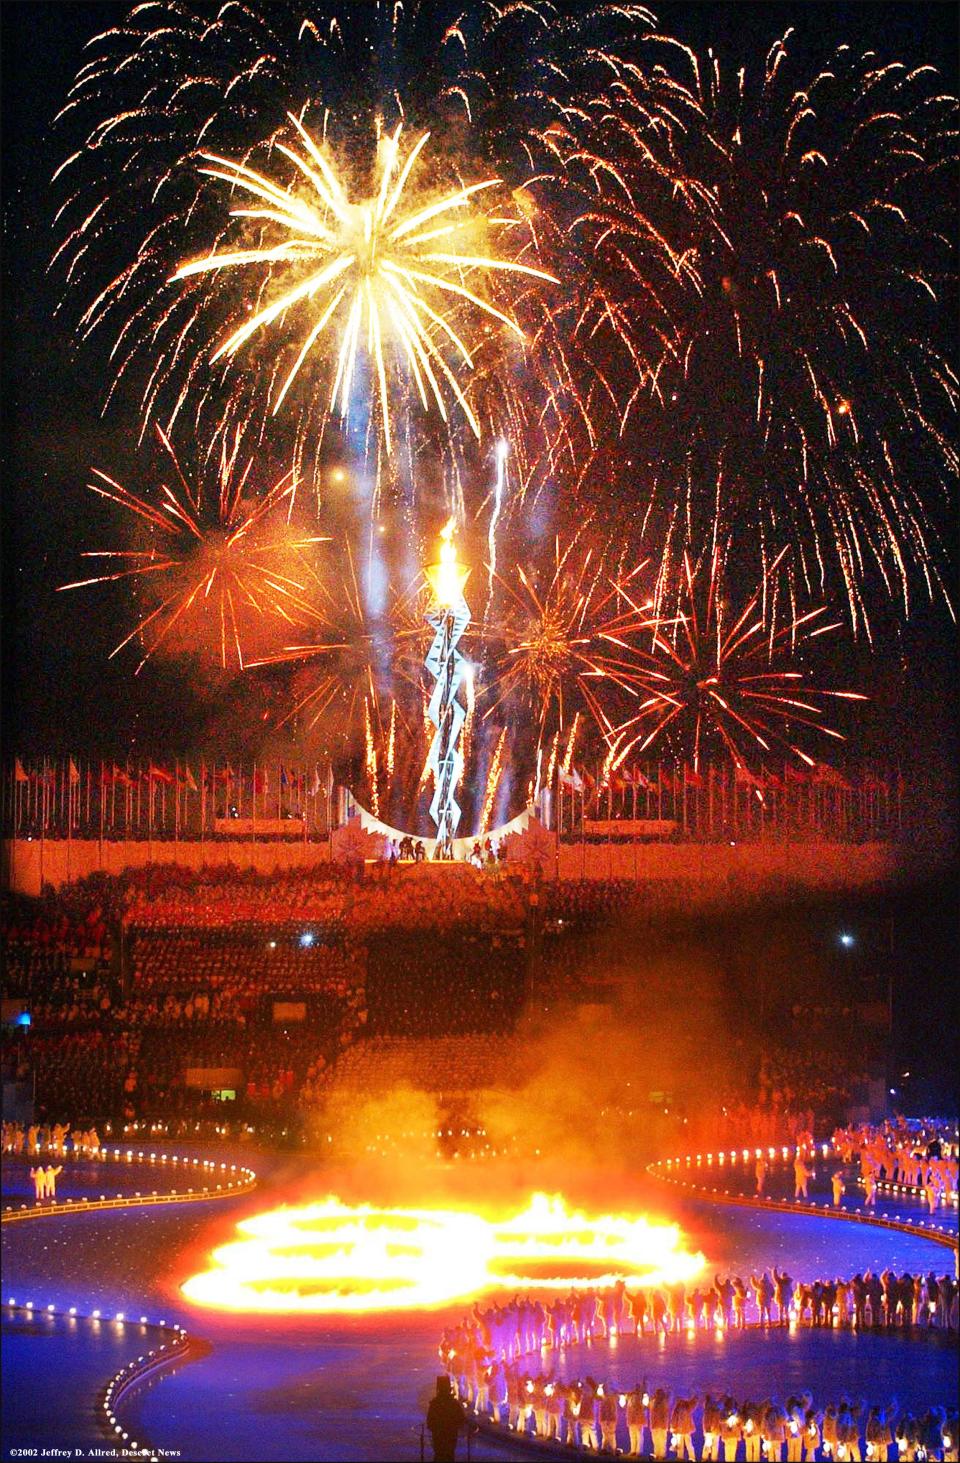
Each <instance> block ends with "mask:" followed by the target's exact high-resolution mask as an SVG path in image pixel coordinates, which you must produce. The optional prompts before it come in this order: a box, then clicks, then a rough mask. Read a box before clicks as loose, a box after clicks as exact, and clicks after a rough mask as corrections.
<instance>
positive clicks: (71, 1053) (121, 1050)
mask: <svg viewBox="0 0 960 1463" xmlns="http://www.w3.org/2000/svg"><path fill="white" fill-rule="evenodd" d="M649 897H651V896H650V891H649V889H647V890H646V891H644V889H643V886H641V889H640V892H639V893H638V886H637V885H636V884H635V883H634V882H633V881H632V880H609V881H606V882H603V881H599V882H598V881H592V880H585V881H579V882H577V881H564V882H556V883H554V882H547V883H543V884H541V883H539V881H538V880H537V879H536V877H535V876H534V875H532V874H530V873H529V872H528V871H526V870H521V871H519V872H518V871H517V870H516V869H514V868H511V867H510V866H507V867H505V868H504V867H501V866H499V865H498V866H497V867H496V868H495V869H492V870H487V869H483V870H476V869H473V868H470V867H469V866H468V867H460V868H458V869H456V870H455V871H454V870H451V869H450V868H448V867H446V866H435V865H430V864H426V865H423V866H420V867H412V866H400V867H391V866H389V865H387V864H383V865H371V866H366V867H364V866H363V865H360V866H359V870H358V868H357V867H356V866H354V865H349V866H348V865H335V864H320V865H318V866H317V867H315V868H312V869H296V870H291V871H279V872H277V873H275V874H272V875H269V876H266V875H262V874H259V873H257V872H255V871H253V870H247V871H244V870H238V869H236V868H232V867H220V868H217V867H208V868H205V869H203V870H200V871H196V870H190V869H186V868H183V867H178V866H176V865H156V866H148V867H146V868H139V869H131V870H127V871H125V872H124V873H123V874H121V875H119V876H116V877H109V876H106V875H103V874H96V875H92V876H90V877H88V878H86V879H84V880H81V881H78V882H77V883H76V884H73V885H69V886H66V887H65V888H63V889H61V890H59V891H58V892H57V893H56V894H53V892H52V891H46V892H45V894H44V896H43V897H42V898H41V899H40V900H39V901H25V900H20V901H17V900H8V901H7V902H6V904H5V906H4V909H3V940H4V946H5V954H6V957H7V958H6V974H5V980H4V994H5V995H7V996H15V997H18V998H20V999H21V1000H22V1001H23V1002H24V1003H25V1005H27V1006H28V1007H29V1012H30V1016H31V1018H32V1026H31V1027H30V1029H29V1031H18V1032H17V1033H16V1056H15V1067H16V1068H18V1069H19V1074H20V1075H21V1076H24V1075H25V1072H26V1070H27V1069H31V1070H32V1071H33V1072H34V1073H35V1076H36V1092H37V1098H38V1101H39V1102H40V1104H41V1106H43V1107H46V1108H47V1109H48V1110H53V1108H54V1106H56V1107H59V1108H60V1110H61V1111H62V1110H63V1104H66V1105H67V1106H69V1107H71V1108H73V1107H74V1106H76V1105H78V1106H77V1111H78V1112H81V1113H85V1114H86V1116H87V1117H88V1118H94V1117H95V1118H100V1119H105V1118H111V1119H114V1120H117V1121H127V1122H130V1121H139V1120H144V1119H160V1118H169V1117H180V1118H186V1117H189V1116H194V1117H197V1118H200V1117H205V1116H211V1117H212V1116H215V1115H222V1116H226V1114H227V1112H229V1115H230V1117H236V1118H238V1119H241V1118H242V1119H248V1118H249V1119H255V1120H263V1119H266V1118H271V1119H272V1118H276V1119H278V1121H280V1122H282V1123H287V1122H290V1121H291V1120H292V1119H293V1118H294V1117H295V1115H296V1113H297V1110H298V1109H305V1108H310V1107H311V1106H312V1105H313V1104H315V1103H317V1102H319V1101H321V1100H322V1099H323V1096H324V1094H325V1092H326V1090H327V1088H328V1086H329V1083H330V1080H331V1079H330V1073H331V1070H332V1069H333V1068H334V1067H336V1073H337V1081H339V1080H340V1076H341V1074H342V1076H343V1080H344V1082H345V1083H347V1084H348V1085H349V1084H354V1085H356V1086H357V1087H359V1088H363V1087H364V1086H365V1084H367V1083H368V1082H370V1083H372V1082H373V1079H374V1077H375V1075H376V1071H377V1068H378V1066H379V1065H380V1056H381V1055H382V1052H381V1049H380V1048H377V1047H375V1046H371V1042H372V1040H373V1039H379V1038H382V1039H384V1040H385V1042H387V1043H388V1045H387V1047H386V1048H385V1050H389V1051H390V1052H391V1058H390V1060H391V1062H393V1063H394V1064H395V1065H397V1066H399V1067H402V1068H403V1069H404V1070H405V1071H413V1072H414V1074H415V1076H416V1080H417V1085H421V1086H423V1085H425V1083H426V1082H427V1081H429V1084H430V1087H431V1090H434V1091H440V1092H446V1091H453V1090H458V1091H459V1090H463V1089H464V1088H466V1087H468V1086H471V1085H473V1083H474V1078H473V1076H472V1075H470V1074H472V1073H473V1066H472V1064H471V1059H470V1057H469V1055H468V1052H467V1049H466V1048H465V1047H460V1048H457V1047H453V1046H451V1047H450V1048H449V1054H448V1056H443V1055H441V1052H442V1050H445V1048H442V1042H443V1040H445V1039H448V1038H454V1037H463V1038H466V1037H471V1036H476V1037H478V1038H483V1037H486V1038H488V1039H489V1038H490V1037H495V1038H496V1039H497V1041H498V1043H499V1047H501V1048H502V1047H503V1044H504V1042H505V1040H506V1038H508V1037H509V1036H510V1034H511V1032H512V1031H513V1029H514V1025H515V1023H516V1020H517V1017H518V1015H519V1013H520V1010H521V1008H522V1006H523V1004H524V1001H525V999H526V997H527V994H528V992H529V990H530V988H531V983H532V982H533V981H534V980H535V981H536V985H537V990H538V993H542V994H543V995H544V997H545V999H546V1000H548V1001H549V1000H552V999H554V998H556V997H558V996H559V997H562V996H563V995H564V994H567V995H572V996H574V997H575V998H579V999H581V1000H582V999H584V998H586V999H587V1000H591V999H598V996H597V990H598V987H599V986H602V984H603V982H604V980H607V981H609V979H610V978H611V976H610V971H611V968H612V966H613V965H614V963H615V962H614V961H613V960H611V959H609V958H607V956H606V955H605V954H604V953H603V943H602V942H603V941H604V940H605V939H606V938H607V936H608V935H609V933H610V931H611V929H616V928H618V923H619V921H620V919H621V917H622V916H623V915H624V914H625V912H627V911H628V910H630V909H631V908H633V909H635V908H636V907H637V902H638V900H640V901H641V902H642V900H643V899H647V898H649ZM658 897H659V896H658ZM671 897H673V896H671ZM425 931H426V933H425ZM627 943H628V944H629V941H628V942H627ZM121 951H122V952H123V953H122V958H121ZM81 967H82V968H81ZM298 1008H299V1009H298ZM398 1042H405V1043H407V1044H408V1045H407V1047H406V1049H405V1051H404V1053H403V1055H401V1049H400V1048H399V1047H398V1046H397V1045H396V1044H395V1043H398ZM431 1042H440V1043H441V1046H440V1047H438V1048H437V1049H436V1050H433V1049H428V1047H429V1043H431ZM478 1044H482V1042H481V1043H478ZM9 1045H10V1043H9V1042H8V1047H9ZM345 1058H346V1060H345ZM338 1059H339V1061H338ZM461 1062H462V1063H465V1064H466V1065H464V1066H462V1067H461V1069H460V1070H459V1071H457V1070H455V1068H456V1066H457V1064H458V1063H461ZM438 1064H439V1065H438ZM6 1065H7V1067H9V1066H10V1063H9V1062H7V1063H6ZM188 1070H192V1071H193V1072H194V1074H195V1075H194V1077H193V1078H192V1079H190V1082H189V1083H188V1080H187V1075H186V1074H187V1072H188ZM204 1071H207V1072H210V1073H216V1072H219V1073H220V1074H221V1079H222V1080H221V1079H218V1080H217V1081H214V1079H213V1077H211V1078H210V1080H209V1081H205V1079H204V1078H203V1076H202V1073H203V1072H204ZM730 1072H731V1087H730V1090H729V1092H726V1093H723V1094H721V1097H720V1100H719V1101H718V1103H717V1113H716V1115H715V1117H712V1118H711V1119H710V1123H711V1124H712V1130H711V1131H710V1132H704V1133H703V1134H702V1138H703V1140H704V1142H706V1140H707V1139H708V1138H709V1140H710V1142H713V1143H715V1144H716V1145H718V1146H719V1145H721V1144H726V1146H730V1143H732V1142H740V1141H751V1142H755V1143H769V1142H782V1141H790V1140H792V1139H793V1138H795V1136H796V1134H797V1133H798V1132H800V1131H802V1130H804V1129H805V1128H808V1127H810V1126H812V1119H811V1113H812V1112H813V1111H816V1112H817V1114H818V1119H822V1120H823V1121H825V1122H826V1123H827V1124H828V1125H832V1124H833V1123H834V1122H836V1121H839V1120H841V1119H842V1118H843V1117H844V1116H845V1113H846V1110H847V1108H848V1106H849V1104H850V1101H851V1098H853V1097H854V1095H855V1093H856V1088H857V1084H858V1082H859V1081H860V1079H861V1077H862V1075H863V1074H862V1072H861V1070H860V1068H859V1065H858V1059H857V1057H856V1055H854V1056H851V1054H850V1052H849V1050H848V1051H847V1052H846V1054H845V1058H844V1061H843V1062H842V1063H829V1062H828V1063H824V1062H822V1061H820V1060H818V1057H817V1053H816V1052H813V1053H811V1052H810V1051H809V1050H808V1048H806V1047H804V1046H803V1045H802V1044H801V1043H783V1044H782V1045H778V1046H776V1047H774V1046H769V1047H768V1048H767V1050H766V1053H765V1057H764V1061H763V1064H762V1065H761V1067H760V1070H759V1073H757V1072H756V1066H755V1064H754V1062H753V1059H752V1058H751V1057H750V1056H749V1054H746V1055H745V1056H744V1059H742V1060H741V1059H739V1058H738V1059H737V1060H735V1061H732V1062H731V1064H730ZM197 1073H200V1074H201V1075H196V1074H197ZM16 1074H17V1072H16V1070H15V1071H14V1072H13V1073H12V1075H16ZM494 1075H495V1078H496V1081H497V1082H498V1083H503V1082H504V1081H505V1080H507V1077H506V1075H505V1072H504V1065H503V1062H502V1061H501V1060H498V1062H497V1070H496V1073H495V1074H492V1073H490V1070H489V1062H488V1063H487V1081H486V1082H485V1083H484V1084H483V1085H490V1077H491V1076H494ZM194 1084H196V1085H194ZM224 1091H225V1092H235V1093H236V1101H235V1102H231V1106H230V1108H229V1109H225V1108H224V1107H223V1106H222V1105H221V1104H220V1102H219V1100H218V1099H216V1098H214V1097H212V1096H211V1094H212V1093H214V1092H224ZM828 1130H829V1128H828ZM686 1136H687V1137H688V1139H690V1140H691V1141H693V1140H694V1132H693V1125H691V1127H690V1128H689V1129H688V1130H687V1134H686Z"/></svg>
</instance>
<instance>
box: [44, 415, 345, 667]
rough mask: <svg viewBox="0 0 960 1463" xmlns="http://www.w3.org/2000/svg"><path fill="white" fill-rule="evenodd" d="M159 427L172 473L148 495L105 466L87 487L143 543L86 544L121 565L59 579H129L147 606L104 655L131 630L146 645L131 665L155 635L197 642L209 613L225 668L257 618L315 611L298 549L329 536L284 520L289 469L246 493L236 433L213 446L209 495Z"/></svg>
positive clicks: (152, 648)
mask: <svg viewBox="0 0 960 1463" xmlns="http://www.w3.org/2000/svg"><path fill="white" fill-rule="evenodd" d="M157 435H158V437H159V439H160V441H161V443H162V444H163V447H164V449H165V451H166V453H167V455H168V457H169V460H170V464H171V465H172V467H173V472H174V478H173V483H172V485H171V483H170V482H167V481H160V482H159V484H158V492H157V495H156V498H155V499H154V500H151V499H148V498H144V497H138V496H137V495H136V494H135V493H131V492H130V491H129V490H128V489H127V488H124V487H122V486H121V484H120V483H118V482H116V481H115V479H113V478H111V477H109V476H108V475H107V474H106V473H105V472H101V471H100V470H99V469H94V477H95V478H96V481H95V482H91V483H88V484H87V486H88V488H89V489H90V491H91V492H92V493H96V494H97V495H98V496H99V497H101V498H106V499H107V500H108V501H110V502H112V503H117V504H119V506H120V507H121V508H123V509H124V511H125V512H127V513H129V514H131V515H132V517H133V518H134V519H135V520H136V521H137V524H138V527H140V528H145V530H146V532H147V534H148V535H149V538H150V539H151V541H152V542H151V546H150V547H149V548H146V549H90V550H87V551H86V552H85V553H84V554H83V555H82V557H83V558H85V559H97V560H103V559H108V560H111V561H113V562H114V563H119V564H120V565H122V567H120V568H111V569H110V571H109V572H107V573H103V574H96V575H93V576H92V577H91V578H89V579H78V580H75V581H73V582H72V583H70V584H61V585H59V586H58V587H59V589H61V590H66V589H81V588H84V587H85V586H87V585H92V584H109V583H111V582H112V581H114V580H119V579H131V580H133V581H134V582H135V583H136V584H137V585H138V586H139V587H140V588H141V589H142V591H143V593H144V597H145V598H146V599H147V601H148V606H149V607H148V608H147V609H146V610H145V611H144V613H143V614H142V615H141V616H140V618H139V619H138V620H137V623H136V624H135V625H134V627H133V629H132V630H131V631H130V632H129V633H128V634H127V635H125V636H124V637H123V639H122V640H121V641H120V643H119V644H118V645H117V646H116V647H115V648H114V649H113V650H112V651H111V652H110V656H111V659H112V657H113V656H114V655H117V654H118V653H119V652H120V651H121V650H122V649H123V648H124V646H126V645H128V644H129V643H130V641H131V640H133V639H135V638H139V639H140V642H141V644H142V646H143V647H144V654H143V657H142V659H141V660H140V663H139V665H138V666H137V673H139V671H141V670H142V669H143V666H144V665H145V664H146V662H147V660H148V659H149V658H150V656H151V655H153V654H154V653H155V652H156V651H157V650H158V649H159V648H160V646H161V645H165V644H166V645H167V646H169V645H170V644H171V643H172V640H173V639H174V638H175V637H178V639H177V643H178V645H179V646H180V648H182V646H183V645H184V644H186V645H189V646H191V648H193V647H199V648H201V649H202V648H203V646H204V645H205V644H206V643H207V639H208V637H207V632H208V628H209V622H210V621H211V620H212V621H213V624H214V626H215V629H216V643H217V647H218V657H219V660H220V664H221V665H222V666H223V668H224V669H225V670H226V669H227V667H228V666H230V665H232V664H234V663H235V664H236V666H237V668H238V669H240V670H242V669H243V668H244V666H245V665H246V664H247V663H248V662H249V655H248V654H247V653H246V652H245V650H244V642H245V640H247V639H248V638H249V637H250V636H251V635H252V634H253V633H254V627H258V628H259V629H260V630H261V631H262V628H263V625H264V623H270V622H273V623H275V624H276V623H279V624H285V625H287V626H291V625H300V626H305V625H307V624H309V623H311V622H313V621H315V620H316V619H318V618H319V616H318V611H317V609H316V606H315V605H314V603H313V601H312V599H311V598H310V597H309V596H310V594H311V592H312V588H313V580H314V579H315V574H314V571H313V569H312V567H311V565H310V563H309V560H308V559H307V558H306V556H305V553H304V551H305V550H307V549H309V548H311V547H313V546H315V545H316V544H319V543H326V542H328V540H327V539H326V538H324V537H321V536H319V535H317V534H309V535H306V536H301V535H299V534H297V533H296V532H295V531H294V530H293V529H292V528H291V525H290V512H291V509H292V505H293V497H294V493H295V491H296V479H295V476H294V474H293V473H292V472H287V473H285V474H284V476H283V477H282V478H280V479H279V481H278V482H276V483H275V484H274V485H273V487H272V488H270V489H269V491H268V492H266V493H265V494H264V495H263V496H262V497H261V498H259V499H257V500H256V501H254V502H251V501H250V499H249V498H245V497H244V494H245V491H246V490H247V489H248V485H249V480H250V475H251V471H252V468H253V460H252V459H250V460H249V461H248V462H247V463H246V465H245V466H243V467H242V469H241V468H240V466H239V465H238V461H237V454H238V439H236V438H235V440H234V444H233V447H232V450H231V451H229V452H228V451H227V450H226V448H223V449H222V450H221V454H220V462H219V471H218V475H217V491H216V500H215V502H213V503H212V504H211V503H209V502H208V501H206V500H205V499H204V494H203V488H202V486H200V485H199V484H197V485H192V484H191V483H190V482H189V480H188V479H187V477H186V475H185V474H184V472H183V469H182V468H181V466H180V463H179V462H178V461H177V457H176V454H175V452H174V450H173V447H172V445H171V443H170V441H169V438H168V437H167V436H166V435H165V433H164V432H163V431H161V429H160V428H159V427H158V428H157Z"/></svg>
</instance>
